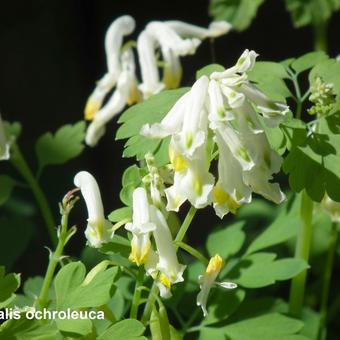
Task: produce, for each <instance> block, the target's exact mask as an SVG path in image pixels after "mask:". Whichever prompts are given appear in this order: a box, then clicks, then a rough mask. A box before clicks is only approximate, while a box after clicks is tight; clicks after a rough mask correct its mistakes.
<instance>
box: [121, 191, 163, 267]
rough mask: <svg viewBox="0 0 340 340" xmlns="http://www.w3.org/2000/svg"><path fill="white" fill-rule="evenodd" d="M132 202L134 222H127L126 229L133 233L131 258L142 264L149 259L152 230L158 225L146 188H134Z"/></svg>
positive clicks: (137, 263) (132, 260)
mask: <svg viewBox="0 0 340 340" xmlns="http://www.w3.org/2000/svg"><path fill="white" fill-rule="evenodd" d="M132 202H133V205H132V207H133V216H132V223H127V224H126V225H125V229H126V230H128V231H130V232H131V233H132V240H131V253H130V256H129V260H130V261H131V262H134V263H136V265H137V266H140V265H141V264H145V263H147V261H148V257H149V253H150V248H151V242H150V232H151V231H153V230H155V228H156V225H155V224H154V223H153V222H152V221H151V218H150V211H149V203H148V198H147V195H146V191H145V189H144V188H137V189H135V190H134V192H133V195H132Z"/></svg>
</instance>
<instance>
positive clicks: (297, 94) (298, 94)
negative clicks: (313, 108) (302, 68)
mask: <svg viewBox="0 0 340 340" xmlns="http://www.w3.org/2000/svg"><path fill="white" fill-rule="evenodd" d="M288 74H289V75H290V78H291V80H292V82H293V85H294V90H295V97H294V99H295V101H296V118H298V119H301V112H302V103H303V99H302V96H301V90H300V86H299V82H298V78H297V75H296V74H295V73H293V72H292V71H288Z"/></svg>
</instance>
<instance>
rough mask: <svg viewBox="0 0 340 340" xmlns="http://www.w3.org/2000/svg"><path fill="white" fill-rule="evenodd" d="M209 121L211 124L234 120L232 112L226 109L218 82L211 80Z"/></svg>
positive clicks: (209, 88)
mask: <svg viewBox="0 0 340 340" xmlns="http://www.w3.org/2000/svg"><path fill="white" fill-rule="evenodd" d="M208 93H209V105H210V107H209V120H210V121H211V122H218V121H226V120H232V119H234V115H233V113H232V112H231V110H229V109H227V108H226V103H225V100H224V97H223V95H222V92H221V88H220V86H219V85H218V83H217V81H216V80H214V79H213V80H210V82H209V87H208Z"/></svg>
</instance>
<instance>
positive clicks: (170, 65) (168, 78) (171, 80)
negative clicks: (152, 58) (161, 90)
mask: <svg viewBox="0 0 340 340" xmlns="http://www.w3.org/2000/svg"><path fill="white" fill-rule="evenodd" d="M162 56H163V58H164V71H163V83H164V84H165V87H166V88H167V89H175V88H177V87H178V86H179V85H180V83H181V79H182V73H183V71H182V66H181V61H180V59H179V56H178V55H176V53H174V51H173V50H172V49H171V48H169V47H164V48H162Z"/></svg>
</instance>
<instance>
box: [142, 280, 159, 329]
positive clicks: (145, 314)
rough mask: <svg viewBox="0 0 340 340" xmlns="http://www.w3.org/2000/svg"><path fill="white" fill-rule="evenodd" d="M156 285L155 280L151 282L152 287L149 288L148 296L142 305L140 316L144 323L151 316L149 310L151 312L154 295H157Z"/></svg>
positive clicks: (154, 299)
mask: <svg viewBox="0 0 340 340" xmlns="http://www.w3.org/2000/svg"><path fill="white" fill-rule="evenodd" d="M157 291H158V288H157V285H156V283H155V281H154V282H153V284H152V287H151V289H150V293H149V297H148V300H147V302H146V304H145V307H144V312H143V316H142V320H141V321H142V323H144V324H146V323H147V322H148V321H149V320H150V316H151V312H152V307H153V305H154V303H155V301H156V296H157Z"/></svg>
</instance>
